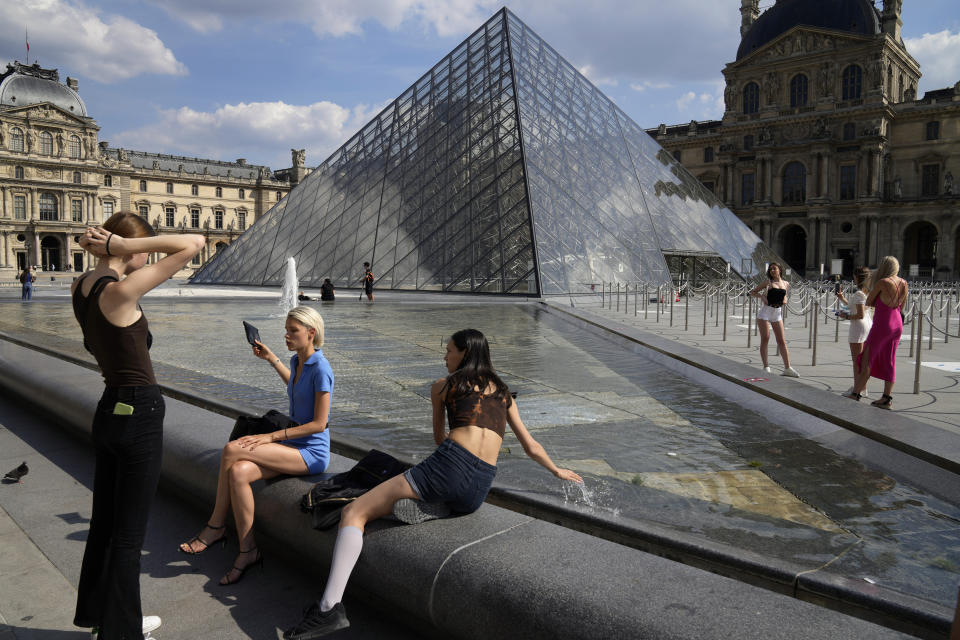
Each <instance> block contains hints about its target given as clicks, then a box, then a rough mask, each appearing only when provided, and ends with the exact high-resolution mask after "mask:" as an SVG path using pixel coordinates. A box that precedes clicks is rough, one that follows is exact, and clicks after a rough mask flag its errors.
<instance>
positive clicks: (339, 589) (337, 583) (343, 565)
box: [320, 527, 363, 611]
mask: <svg viewBox="0 0 960 640" xmlns="http://www.w3.org/2000/svg"><path fill="white" fill-rule="evenodd" d="M362 548H363V531H361V530H360V529H358V528H357V527H343V528H341V529H340V531H339V532H338V533H337V542H336V544H334V546H333V561H332V562H331V563H330V575H329V576H327V587H326V588H325V589H324V590H323V598H322V599H321V600H320V610H321V611H329V610H330V609H333V607H334V605H336V604H337V603H338V602H340V600H342V599H343V591H344V589H346V588H347V580H349V579H350V574H351V573H352V572H353V567H354V566H355V565H356V564H357V558H359V557H360V549H362Z"/></svg>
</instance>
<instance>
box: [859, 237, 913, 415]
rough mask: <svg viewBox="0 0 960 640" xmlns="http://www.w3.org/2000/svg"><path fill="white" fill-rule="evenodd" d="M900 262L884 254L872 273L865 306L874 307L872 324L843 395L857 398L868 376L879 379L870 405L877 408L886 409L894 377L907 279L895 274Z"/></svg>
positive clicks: (891, 400) (901, 331) (891, 399)
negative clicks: (878, 388) (879, 392)
mask: <svg viewBox="0 0 960 640" xmlns="http://www.w3.org/2000/svg"><path fill="white" fill-rule="evenodd" d="M899 272H900V263H899V262H898V261H897V259H896V258H894V257H893V256H886V257H884V258H883V259H882V260H881V261H880V266H879V267H877V270H876V271H875V272H874V273H873V277H872V279H871V281H870V282H871V287H870V295H868V296H867V306H870V307H874V311H873V326H872V327H870V333H869V334H868V335H867V341H866V342H864V343H863V352H862V353H861V354H860V356H859V357H858V358H857V375H856V378H855V380H854V383H853V391H851V392H850V393H849V394H848V395H847V397H848V398H851V399H853V400H857V401H859V400H860V397H861V395H862V394H863V392H864V391H865V390H866V388H867V380H869V379H870V378H871V377H873V378H879V379H880V380H883V395H882V396H880V399H879V400H874V401H873V402H871V403H870V404H872V405H873V406H875V407H879V408H881V409H890V408H891V406H892V404H893V397H892V396H891V395H890V393H891V392H892V391H893V383H894V380H896V377H897V370H896V362H895V360H896V356H897V346H898V345H899V344H900V335H901V334H902V333H903V317H902V316H901V315H900V310H901V309H902V308H903V305H904V303H905V302H906V301H907V291H908V289H907V282H906V281H905V280H904V279H903V278H900V277H898V276H897V274H898V273H899Z"/></svg>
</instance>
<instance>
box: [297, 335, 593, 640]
mask: <svg viewBox="0 0 960 640" xmlns="http://www.w3.org/2000/svg"><path fill="white" fill-rule="evenodd" d="M444 363H445V364H446V367H447V371H448V373H449V374H450V375H449V376H447V377H446V378H441V379H440V380H437V381H436V382H435V383H434V384H433V387H432V388H431V392H430V399H431V402H432V404H433V439H434V441H435V442H436V443H437V445H439V446H438V448H437V449H436V451H434V452H433V454H431V455H430V456H429V457H428V458H427V459H426V460H424V461H423V462H421V463H420V464H418V465H416V466H415V467H413V468H412V469H408V470H407V471H405V472H404V473H403V474H401V475H398V476H395V477H393V478H391V479H390V480H387V481H386V482H383V483H382V484H380V485H378V486H376V487H374V488H373V489H371V490H370V491H368V492H367V493H365V494H363V495H362V496H360V497H359V498H357V499H356V500H354V501H353V502H351V503H350V504H348V505H347V506H346V507H344V508H343V513H342V515H341V518H340V530H339V532H338V533H337V540H336V544H335V545H334V548H333V561H332V563H331V565H330V575H329V577H328V578H327V586H326V589H325V590H324V592H323V597H322V599H321V600H318V601H317V602H315V603H313V604H312V605H310V606H309V607H308V608H307V610H306V612H305V613H304V617H303V619H302V620H301V621H300V622H299V623H298V624H297V625H296V626H294V627H292V628H290V629H287V631H286V632H284V634H283V637H284V638H285V639H286V640H309V639H310V638H319V637H321V636H324V635H327V634H328V633H331V632H333V631H336V630H338V629H343V628H345V627H348V626H350V623H349V621H348V620H347V616H346V612H345V611H344V608H343V605H342V604H341V603H340V600H341V598H343V592H344V590H345V589H346V586H347V580H348V579H349V578H350V573H351V572H352V571H353V567H354V566H355V565H356V563H357V560H358V559H359V557H360V550H361V548H362V547H363V530H364V527H365V526H366V524H367V523H368V522H370V521H371V520H376V519H377V518H382V517H384V516H386V515H388V514H390V513H391V512H392V513H393V515H394V517H396V518H397V519H398V520H400V521H401V522H406V523H408V524H416V523H420V522H424V521H425V520H431V519H433V518H438V517H444V516H446V515H449V514H450V513H451V512H453V513H457V514H468V513H472V512H474V511H476V510H477V509H479V508H480V505H481V504H483V501H484V499H485V498H486V497H487V492H488V491H489V490H490V485H491V484H492V483H493V478H494V475H495V474H496V472H497V467H496V464H497V457H498V455H499V454H500V448H501V446H502V444H503V435H504V431H505V430H506V426H507V425H510V428H511V429H512V430H513V433H514V434H515V435H516V436H517V439H518V440H519V441H520V444H521V445H522V446H523V450H524V452H526V454H527V455H528V456H530V457H531V458H533V459H534V460H536V461H537V462H538V463H540V465H542V466H543V467H544V468H546V469H547V470H548V471H550V473H552V474H553V475H555V476H556V477H558V478H560V479H562V480H569V481H572V482H583V479H582V478H581V477H580V476H579V475H577V474H576V473H574V472H573V471H571V470H569V469H561V468H559V467H557V465H555V464H554V463H553V460H551V459H550V456H549V455H547V452H546V450H544V448H543V446H542V445H541V444H540V443H539V442H537V441H536V440H534V439H533V436H531V435H530V432H529V431H527V428H526V427H525V426H524V424H523V421H522V420H521V419H520V413H519V411H517V403H516V402H514V401H513V399H512V397H511V394H510V391H509V389H508V388H507V385H505V384H504V383H503V381H502V380H501V379H500V377H499V376H498V375H497V373H496V372H495V371H494V369H493V365H492V364H491V362H490V347H489V345H488V344H487V339H486V338H485V337H484V336H483V334H482V333H480V332H479V331H477V330H476V329H464V330H462V331H458V332H456V333H455V334H453V336H452V337H451V338H450V341H449V342H448V343H447V351H446V355H445V356H444Z"/></svg>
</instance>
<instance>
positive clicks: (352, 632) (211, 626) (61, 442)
mask: <svg viewBox="0 0 960 640" xmlns="http://www.w3.org/2000/svg"><path fill="white" fill-rule="evenodd" d="M22 461H27V463H28V465H29V466H30V473H29V474H28V475H27V476H26V477H25V478H24V479H23V482H22V483H21V484H3V485H0V576H2V579H0V640H68V639H70V638H75V639H78V640H79V639H82V638H88V637H89V633H88V632H86V631H84V630H82V629H78V628H76V627H74V626H73V625H72V624H71V623H72V620H73V608H74V605H75V603H76V584H77V580H78V578H79V572H80V560H81V556H82V553H83V544H84V540H85V537H86V532H87V523H88V522H89V515H90V500H91V492H90V486H91V484H92V480H93V455H92V450H91V449H90V446H89V444H88V443H85V442H82V441H80V440H78V439H75V438H73V437H71V436H69V435H67V434H66V433H65V432H64V431H63V430H62V429H61V428H59V427H56V426H53V425H51V424H48V423H46V422H44V421H43V420H41V419H38V418H37V417H36V416H35V415H33V414H31V413H28V412H26V411H25V410H23V409H22V408H19V407H16V406H14V405H13V404H12V403H10V402H9V401H7V400H0V473H5V472H6V471H8V470H9V469H12V468H13V467H16V466H17V465H19V464H20V463H21V462H22ZM204 516H205V514H202V513H199V512H197V511H194V510H191V509H189V508H187V507H186V506H185V505H184V503H183V502H182V501H180V500H177V499H175V498H173V497H171V496H170V495H168V494H166V493H165V492H164V491H162V490H161V492H160V494H159V495H158V497H157V500H156V502H155V503H154V507H153V512H152V515H151V519H150V528H149V530H148V532H147V539H146V543H145V546H144V553H143V566H142V574H141V588H142V600H143V604H144V613H145V614H148V615H154V614H155V615H159V616H160V617H161V618H162V619H163V626H162V627H160V629H159V630H157V631H155V632H154V633H153V637H154V638H156V639H157V640H164V639H171V638H177V639H196V638H210V639H223V640H235V639H238V638H257V639H261V638H276V637H279V629H280V628H285V627H286V626H289V625H292V624H293V623H295V622H296V621H297V620H298V619H299V616H300V612H301V607H302V606H304V605H305V604H306V603H308V602H309V601H310V599H311V598H315V597H316V594H318V593H319V591H320V590H321V589H322V586H323V577H320V576H315V575H307V574H305V573H304V571H303V569H302V568H300V567H299V566H298V564H297V563H296V562H295V561H290V559H288V558H285V557H278V556H277V555H276V554H273V555H270V554H269V552H268V555H267V557H266V561H265V563H264V570H263V571H262V572H261V571H259V570H257V569H254V570H252V571H251V572H250V574H249V575H247V576H246V577H245V578H244V580H243V581H242V582H241V583H239V584H238V585H235V586H232V587H226V588H224V587H220V586H218V584H217V581H218V580H219V578H220V576H221V575H222V574H223V573H224V572H225V571H226V570H227V569H228V568H229V566H230V563H231V561H232V560H233V558H234V555H235V553H236V551H237V549H236V544H235V543H234V544H230V545H228V546H227V548H226V550H223V549H221V548H220V547H219V546H218V547H215V548H213V549H211V550H209V551H208V552H207V553H205V554H203V555H201V556H197V557H189V556H185V555H182V554H180V553H178V552H177V545H178V544H179V543H180V542H182V541H183V539H184V538H185V536H189V535H190V534H191V533H192V532H194V530H196V529H197V528H198V526H199V525H200V524H202V522H203V518H204ZM350 622H351V627H350V628H349V629H345V630H343V631H340V632H337V633H336V634H333V635H331V636H330V638H332V639H344V640H346V639H351V638H355V639H357V640H374V639H377V640H379V639H381V638H396V639H398V640H414V639H415V638H422V637H424V636H423V634H422V632H420V631H414V630H412V629H410V628H407V627H405V626H404V625H403V624H402V623H399V622H397V621H396V620H394V619H392V618H390V617H389V616H385V615H384V613H383V612H382V611H377V610H374V609H370V608H365V607H361V606H357V605H352V606H351V608H350Z"/></svg>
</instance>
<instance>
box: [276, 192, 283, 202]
mask: <svg viewBox="0 0 960 640" xmlns="http://www.w3.org/2000/svg"><path fill="white" fill-rule="evenodd" d="M281 200H283V191H277V202H280V201H281Z"/></svg>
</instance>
